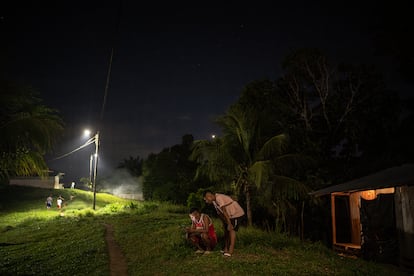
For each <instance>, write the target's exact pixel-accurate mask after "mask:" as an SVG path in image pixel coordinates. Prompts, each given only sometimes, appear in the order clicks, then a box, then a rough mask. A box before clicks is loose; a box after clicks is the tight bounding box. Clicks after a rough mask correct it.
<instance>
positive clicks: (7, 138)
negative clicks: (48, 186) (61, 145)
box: [0, 81, 63, 182]
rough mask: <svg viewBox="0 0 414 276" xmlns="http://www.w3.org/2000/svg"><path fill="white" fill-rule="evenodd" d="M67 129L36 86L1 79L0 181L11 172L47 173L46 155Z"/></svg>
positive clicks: (12, 174) (4, 180) (13, 173)
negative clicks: (37, 91)
mask: <svg viewBox="0 0 414 276" xmlns="http://www.w3.org/2000/svg"><path fill="white" fill-rule="evenodd" d="M62 130H63V123H62V119H61V118H60V117H59V115H58V114H57V111H56V110H54V109H51V108H49V107H47V106H45V105H44V104H43V103H42V100H41V99H40V98H38V97H37V96H36V94H35V92H34V91H33V89H32V88H30V87H26V86H22V85H16V84H13V83H11V82H6V81H1V82H0V132H1V136H0V181H2V182H7V180H8V178H9V177H10V176H16V175H46V174H47V171H48V168H47V166H46V163H45V160H44V155H45V153H47V152H48V151H50V150H52V148H53V145H54V143H55V142H56V141H57V139H58V137H59V136H60V135H61V132H62Z"/></svg>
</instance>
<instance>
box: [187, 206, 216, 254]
mask: <svg viewBox="0 0 414 276" xmlns="http://www.w3.org/2000/svg"><path fill="white" fill-rule="evenodd" d="M204 216H206V217H207V219H208V221H209V224H208V237H209V239H210V243H211V244H210V246H211V249H213V248H214V246H216V244H217V235H216V231H215V229H214V225H213V221H212V220H211V218H210V217H209V216H208V215H206V214H201V216H200V219H199V220H198V221H197V220H196V219H195V218H191V220H192V223H193V227H194V228H195V229H204Z"/></svg>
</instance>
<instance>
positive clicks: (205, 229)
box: [186, 208, 217, 254]
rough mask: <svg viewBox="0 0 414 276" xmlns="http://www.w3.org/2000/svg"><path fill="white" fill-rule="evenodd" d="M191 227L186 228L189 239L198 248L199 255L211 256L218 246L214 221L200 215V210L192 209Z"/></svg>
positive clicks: (204, 215)
mask: <svg viewBox="0 0 414 276" xmlns="http://www.w3.org/2000/svg"><path fill="white" fill-rule="evenodd" d="M190 218H191V227H187V228H186V232H187V239H188V240H189V241H190V242H191V243H192V244H193V245H194V246H195V247H196V248H197V251H196V253H198V254H202V253H204V254H209V253H210V252H211V250H213V249H214V247H215V246H216V244H217V235H216V231H215V230H214V225H213V221H212V219H211V218H210V217H209V216H208V215H206V214H204V213H200V211H199V209H198V208H191V209H190Z"/></svg>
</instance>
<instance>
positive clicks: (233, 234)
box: [228, 230, 236, 254]
mask: <svg viewBox="0 0 414 276" xmlns="http://www.w3.org/2000/svg"><path fill="white" fill-rule="evenodd" d="M229 236H230V237H229V241H230V244H229V247H228V249H229V251H228V252H229V253H230V254H233V251H234V244H235V243H236V231H234V230H230V231H229Z"/></svg>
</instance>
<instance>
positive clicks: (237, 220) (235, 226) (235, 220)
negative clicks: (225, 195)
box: [223, 216, 244, 231]
mask: <svg viewBox="0 0 414 276" xmlns="http://www.w3.org/2000/svg"><path fill="white" fill-rule="evenodd" d="M243 219H244V216H242V217H238V218H232V219H230V222H231V225H233V229H234V231H237V230H239V225H240V223H241V222H242V221H243ZM223 226H224V229H227V223H224V225H223Z"/></svg>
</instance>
